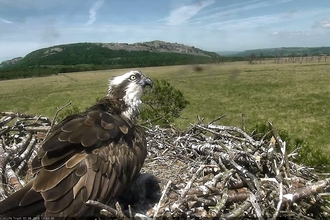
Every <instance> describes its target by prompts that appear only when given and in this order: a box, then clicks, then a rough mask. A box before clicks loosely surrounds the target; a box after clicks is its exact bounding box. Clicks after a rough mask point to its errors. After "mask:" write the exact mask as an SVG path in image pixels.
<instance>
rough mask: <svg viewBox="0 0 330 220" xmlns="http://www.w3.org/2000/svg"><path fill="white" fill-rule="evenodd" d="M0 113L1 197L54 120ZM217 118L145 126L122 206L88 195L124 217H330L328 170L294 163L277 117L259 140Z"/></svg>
mask: <svg viewBox="0 0 330 220" xmlns="http://www.w3.org/2000/svg"><path fill="white" fill-rule="evenodd" d="M0 116H1V119H0V174H1V179H0V180H1V182H2V185H0V200H1V199H4V198H6V197H7V196H9V195H10V194H11V193H13V192H14V191H17V190H19V189H20V188H21V187H22V185H24V184H25V183H26V182H27V181H28V180H29V179H31V172H30V162H31V160H32V159H33V157H34V156H35V155H36V153H37V151H38V149H39V147H40V146H41V144H42V141H43V139H44V137H45V136H46V135H47V134H46V133H47V132H48V131H49V129H50V128H51V126H52V125H51V121H50V120H49V119H48V118H46V117H41V116H31V115H24V114H18V113H12V112H1V113H0ZM216 121H217V120H215V121H213V122H211V123H208V124H202V121H199V123H197V124H191V127H190V128H189V129H187V130H186V131H184V132H182V131H177V130H176V129H174V128H167V129H164V128H160V127H158V126H151V127H150V128H146V133H147V141H148V149H149V153H148V156H147V159H146V161H145V164H144V167H143V169H142V173H144V174H142V175H141V176H140V177H139V178H138V179H137V180H136V181H135V182H134V183H133V184H132V186H131V187H130V189H128V190H127V191H125V192H124V193H123V195H122V196H121V198H120V199H119V204H120V205H121V206H120V205H119V204H118V203H117V204H116V206H115V208H113V207H110V206H108V205H106V204H100V203H98V202H97V201H88V203H89V204H90V205H95V206H98V207H100V208H102V211H101V214H102V215H105V216H110V217H121V218H126V216H135V217H167V218H178V217H181V218H210V217H219V218H225V219H242V218H256V219H277V218H279V217H286V218H291V217H292V218H294V219H315V218H316V219H327V218H329V216H330V203H329V191H330V178H327V179H324V178H323V179H322V178H321V177H320V175H317V174H316V173H315V172H314V171H313V169H312V168H309V167H306V166H302V165H299V164H296V163H295V162H294V157H295V156H296V155H297V152H292V153H290V154H288V153H287V150H286V143H285V142H284V141H282V140H281V137H280V136H279V135H278V133H277V131H276V129H275V128H274V127H273V125H272V124H271V123H270V131H269V133H270V134H271V135H264V137H263V138H261V139H260V140H256V139H255V138H254V137H253V136H251V135H249V134H247V133H246V132H245V131H243V130H242V129H240V128H238V127H232V126H223V125H217V124H216ZM268 136H270V138H268ZM327 199H328V200H327Z"/></svg>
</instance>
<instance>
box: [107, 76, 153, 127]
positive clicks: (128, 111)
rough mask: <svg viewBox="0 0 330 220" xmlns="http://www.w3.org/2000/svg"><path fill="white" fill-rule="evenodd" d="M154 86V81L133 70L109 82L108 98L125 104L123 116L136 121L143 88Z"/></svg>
mask: <svg viewBox="0 0 330 220" xmlns="http://www.w3.org/2000/svg"><path fill="white" fill-rule="evenodd" d="M146 86H152V81H151V79H150V78H148V77H147V76H146V75H144V74H143V73H142V72H141V71H137V70H132V71H129V72H127V73H125V74H123V75H121V76H116V77H113V78H111V79H110V80H109V90H108V96H109V98H110V99H114V100H117V101H120V102H124V106H125V109H123V114H124V115H125V116H126V117H127V118H129V119H130V120H132V121H135V119H136V117H137V115H138V114H139V110H140V106H141V103H142V101H141V97H142V94H143V88H144V87H146Z"/></svg>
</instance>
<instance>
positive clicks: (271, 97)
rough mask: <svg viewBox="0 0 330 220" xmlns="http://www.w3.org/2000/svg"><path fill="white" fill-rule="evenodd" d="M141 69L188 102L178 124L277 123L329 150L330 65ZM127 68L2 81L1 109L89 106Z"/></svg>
mask: <svg viewBox="0 0 330 220" xmlns="http://www.w3.org/2000/svg"><path fill="white" fill-rule="evenodd" d="M202 67H203V71H200V72H196V71H194V68H193V67H192V66H171V67H150V68H141V69H140V70H142V71H143V72H145V73H146V74H147V75H148V76H150V77H151V78H159V79H167V80H168V81H169V82H170V83H171V84H172V85H174V87H175V88H177V89H180V90H181V91H182V92H183V94H184V95H185V97H186V98H187V99H188V100H189V102H190V104H189V105H188V106H187V108H186V109H185V110H184V111H183V112H182V118H180V119H178V120H177V121H176V125H177V126H178V127H180V128H185V127H187V126H188V125H189V123H190V122H196V116H197V115H200V116H202V117H204V118H205V121H206V122H208V121H210V120H212V119H215V118H216V117H218V116H220V115H223V114H227V117H225V118H224V119H222V120H221V121H220V123H222V124H226V125H236V126H240V125H241V115H242V113H244V114H245V115H246V116H247V127H248V128H252V127H253V126H254V125H255V124H257V123H258V122H259V123H267V121H271V122H273V124H274V125H275V126H276V127H277V128H280V129H284V130H287V131H288V132H289V134H290V136H292V137H300V138H304V139H306V140H308V141H309V143H310V144H311V145H312V146H320V147H322V148H323V149H324V150H325V152H326V153H330V143H329V134H330V63H311V64H310V63H303V64H292V63H291V64H271V63H267V64H255V65H249V64H246V63H230V64H224V65H205V66H202ZM125 71H126V70H109V71H95V72H82V73H71V74H62V75H57V76H50V77H42V78H29V79H17V80H9V81H0V111H14V112H24V113H31V114H42V115H47V116H51V117H52V116H53V115H54V113H55V112H56V110H57V107H60V106H63V105H64V104H66V103H67V102H69V101H70V100H72V101H73V105H75V106H77V107H79V108H80V109H85V108H86V107H87V106H89V105H91V104H93V103H94V102H95V100H96V98H97V97H102V96H103V95H104V94H106V92H107V79H108V78H109V77H110V76H113V75H119V74H121V73H123V72H125Z"/></svg>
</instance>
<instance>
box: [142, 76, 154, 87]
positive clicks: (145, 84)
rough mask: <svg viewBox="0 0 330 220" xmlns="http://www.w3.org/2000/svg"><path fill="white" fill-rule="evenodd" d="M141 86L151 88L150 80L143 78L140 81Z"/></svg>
mask: <svg viewBox="0 0 330 220" xmlns="http://www.w3.org/2000/svg"><path fill="white" fill-rule="evenodd" d="M142 86H143V87H146V86H150V87H152V80H151V79H150V78H148V77H146V78H144V79H143V81H142Z"/></svg>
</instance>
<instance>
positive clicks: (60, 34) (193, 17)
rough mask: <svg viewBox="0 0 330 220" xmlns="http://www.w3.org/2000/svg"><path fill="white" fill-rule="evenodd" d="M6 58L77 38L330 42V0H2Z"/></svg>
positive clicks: (1, 53)
mask: <svg viewBox="0 0 330 220" xmlns="http://www.w3.org/2000/svg"><path fill="white" fill-rule="evenodd" d="M0 30H1V31H0V62H1V61H2V60H5V59H11V58H14V57H17V56H25V55H26V54H27V53H29V52H31V51H33V50H36V49H39V48H42V47H47V46H52V45H56V44H66V43H75V42H125V43H135V42H144V41H151V40H163V41H169V42H177V43H183V44H187V45H191V46H195V47H199V48H201V49H205V50H210V51H231V50H234V51H241V50H247V49H257V48H270V47H285V46H330V40H329V39H330V0H313V1H312V0H120V1H119V0H86V1H83V0H70V1H68V0H0Z"/></svg>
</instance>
